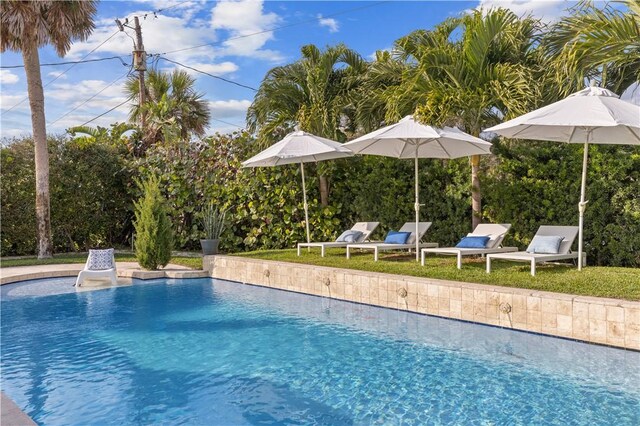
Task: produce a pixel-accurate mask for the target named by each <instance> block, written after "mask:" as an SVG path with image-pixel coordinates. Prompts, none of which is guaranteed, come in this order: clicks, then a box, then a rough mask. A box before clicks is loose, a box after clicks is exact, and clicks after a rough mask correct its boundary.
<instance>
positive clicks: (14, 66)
mask: <svg viewBox="0 0 640 426" xmlns="http://www.w3.org/2000/svg"><path fill="white" fill-rule="evenodd" d="M129 56H130V55H129ZM112 59H119V60H120V62H122V65H124V66H129V64H127V63H126V62H125V61H124V59H122V57H121V56H110V57H108V58H95V59H85V60H83V61H82V60H80V61H67V62H51V63H48V64H40V66H41V67H54V66H58V65H69V64H73V65H74V66H75V65H78V64H86V63H89V62H100V61H109V60H112ZM10 68H24V65H2V66H0V69H10ZM67 71H68V70H67ZM60 75H62V74H60ZM52 81H53V80H52ZM47 84H49V83H47ZM43 87H44V86H43Z"/></svg>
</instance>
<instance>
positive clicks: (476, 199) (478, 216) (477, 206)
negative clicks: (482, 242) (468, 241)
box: [471, 155, 482, 230]
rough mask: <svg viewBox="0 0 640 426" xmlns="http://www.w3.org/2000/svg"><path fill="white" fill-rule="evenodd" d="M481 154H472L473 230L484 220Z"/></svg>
mask: <svg viewBox="0 0 640 426" xmlns="http://www.w3.org/2000/svg"><path fill="white" fill-rule="evenodd" d="M479 170H480V156H479V155H472V156H471V226H472V228H471V229H472V230H473V229H476V226H478V225H479V224H480V222H481V221H482V193H481V192H480V179H479V178H478V171H479Z"/></svg>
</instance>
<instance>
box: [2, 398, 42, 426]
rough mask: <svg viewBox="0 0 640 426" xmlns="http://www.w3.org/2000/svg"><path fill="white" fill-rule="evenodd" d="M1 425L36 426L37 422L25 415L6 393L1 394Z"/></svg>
mask: <svg viewBox="0 0 640 426" xmlns="http://www.w3.org/2000/svg"><path fill="white" fill-rule="evenodd" d="M0 424H3V425H7V426H18V425H20V426H32V425H33V426H36V422H34V421H33V420H32V419H31V417H29V416H28V415H27V414H25V413H24V411H22V410H21V409H20V407H18V406H17V405H16V403H15V402H13V401H12V400H11V398H9V397H8V396H7V395H5V393H4V392H0Z"/></svg>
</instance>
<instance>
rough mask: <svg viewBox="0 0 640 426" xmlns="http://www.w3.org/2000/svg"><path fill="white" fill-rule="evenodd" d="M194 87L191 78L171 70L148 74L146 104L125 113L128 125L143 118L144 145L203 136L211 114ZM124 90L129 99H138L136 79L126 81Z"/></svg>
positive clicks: (186, 74)
mask: <svg viewBox="0 0 640 426" xmlns="http://www.w3.org/2000/svg"><path fill="white" fill-rule="evenodd" d="M194 85H195V80H194V78H193V77H191V76H190V75H189V74H188V73H187V72H185V71H181V70H174V71H173V72H172V73H170V74H168V73H165V72H162V71H157V70H150V71H149V72H148V74H147V76H146V79H145V89H146V90H145V99H146V102H145V103H144V104H143V105H140V104H139V103H136V104H134V106H133V107H132V108H131V111H130V114H129V120H130V121H131V122H138V121H139V120H140V118H141V116H144V117H145V128H144V130H143V140H144V141H145V142H146V146H149V145H152V144H155V143H158V142H163V141H172V140H175V139H181V140H189V139H190V138H191V137H192V136H198V137H202V136H204V134H205V130H206V128H207V126H208V124H209V119H210V117H211V113H210V112H209V107H208V105H207V101H206V100H204V99H203V96H204V94H203V93H198V92H197V91H196V90H195V88H194ZM125 91H126V93H127V95H128V96H129V98H131V99H133V100H137V99H138V97H139V94H140V85H139V82H138V78H137V77H131V78H129V80H128V81H127V83H126V86H125Z"/></svg>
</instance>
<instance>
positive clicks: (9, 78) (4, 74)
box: [0, 70, 20, 84]
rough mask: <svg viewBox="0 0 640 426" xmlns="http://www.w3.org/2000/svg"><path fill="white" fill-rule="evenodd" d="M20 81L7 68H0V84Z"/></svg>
mask: <svg viewBox="0 0 640 426" xmlns="http://www.w3.org/2000/svg"><path fill="white" fill-rule="evenodd" d="M18 81H20V78H18V76H17V75H15V74H14V73H12V72H11V71H9V70H0V84H16V83H17V82H18Z"/></svg>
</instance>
